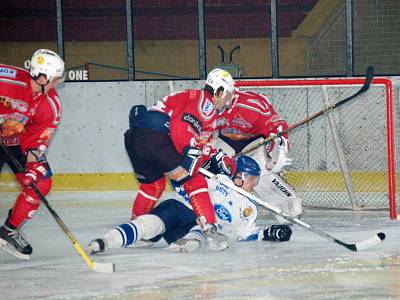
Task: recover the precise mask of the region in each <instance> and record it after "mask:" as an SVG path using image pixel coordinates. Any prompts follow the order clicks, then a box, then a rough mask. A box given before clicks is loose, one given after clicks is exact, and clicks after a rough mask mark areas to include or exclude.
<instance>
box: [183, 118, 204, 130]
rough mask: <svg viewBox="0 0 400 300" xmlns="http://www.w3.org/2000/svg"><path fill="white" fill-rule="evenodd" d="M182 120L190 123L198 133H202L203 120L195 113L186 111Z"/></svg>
mask: <svg viewBox="0 0 400 300" xmlns="http://www.w3.org/2000/svg"><path fill="white" fill-rule="evenodd" d="M182 121H184V122H186V123H189V124H190V125H191V127H192V128H193V129H194V130H196V132H197V133H198V134H200V133H201V131H202V127H201V122H200V121H199V120H198V119H197V118H196V117H195V116H193V115H191V114H189V113H184V114H183V116H182Z"/></svg>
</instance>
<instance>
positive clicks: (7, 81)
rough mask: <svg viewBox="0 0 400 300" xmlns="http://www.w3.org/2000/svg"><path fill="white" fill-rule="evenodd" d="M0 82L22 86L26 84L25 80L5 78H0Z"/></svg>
mask: <svg viewBox="0 0 400 300" xmlns="http://www.w3.org/2000/svg"><path fill="white" fill-rule="evenodd" d="M0 82H4V83H9V84H14V85H18V86H23V87H26V86H27V84H26V82H23V81H17V80H12V79H7V78H0Z"/></svg>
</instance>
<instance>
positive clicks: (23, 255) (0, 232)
mask: <svg viewBox="0 0 400 300" xmlns="http://www.w3.org/2000/svg"><path fill="white" fill-rule="evenodd" d="M0 249H3V250H5V251H7V252H8V253H10V254H12V255H14V256H15V257H17V258H19V259H25V260H28V259H29V257H30V255H31V254H32V247H31V245H29V243H28V242H27V241H26V239H25V236H24V234H23V233H22V231H21V230H19V229H17V228H15V227H14V226H13V225H11V224H10V223H9V222H8V220H7V221H6V223H5V224H4V225H3V226H2V227H0Z"/></svg>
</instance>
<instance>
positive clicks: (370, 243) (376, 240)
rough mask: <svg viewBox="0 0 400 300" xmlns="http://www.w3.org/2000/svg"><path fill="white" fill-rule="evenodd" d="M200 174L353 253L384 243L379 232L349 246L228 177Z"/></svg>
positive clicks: (203, 172) (203, 171)
mask: <svg viewBox="0 0 400 300" xmlns="http://www.w3.org/2000/svg"><path fill="white" fill-rule="evenodd" d="M200 173H202V174H203V175H205V176H207V177H209V178H213V179H216V180H218V181H219V182H221V183H222V184H224V185H225V186H227V187H229V188H231V189H233V190H234V191H236V192H238V193H239V194H241V195H243V196H245V197H247V198H248V199H249V200H250V201H252V202H253V203H255V204H258V205H261V206H263V207H265V208H266V209H267V210H268V211H270V212H272V213H274V214H276V215H278V216H281V217H282V218H284V219H286V220H288V221H290V222H292V223H295V224H297V225H300V226H302V227H304V228H306V229H308V230H310V231H312V232H314V233H316V234H318V235H320V236H322V237H324V238H326V239H328V240H330V241H332V242H334V243H336V244H338V245H341V246H343V247H345V248H347V249H349V250H351V251H360V250H365V249H368V248H370V247H372V246H375V245H377V244H379V243H380V242H381V241H383V240H384V239H385V234H384V233H383V232H379V233H378V234H376V235H374V236H373V237H372V238H370V239H368V240H366V241H363V242H361V243H356V244H347V243H345V242H343V241H341V240H339V239H337V238H335V237H334V236H332V235H330V234H328V233H326V232H324V231H322V230H321V229H318V228H316V227H314V226H311V225H310V224H308V223H306V222H304V221H302V220H300V219H299V218H293V217H291V216H289V215H288V214H286V213H285V212H283V211H282V210H281V209H279V208H276V207H273V206H271V205H270V204H268V203H267V202H265V201H262V200H261V199H260V198H258V197H256V196H254V195H253V194H251V193H249V192H247V191H245V190H243V189H242V188H240V187H238V186H236V185H235V184H234V183H233V182H232V181H230V180H229V181H228V180H226V177H222V178H221V177H220V176H218V175H215V174H213V173H211V172H209V171H207V170H205V169H203V168H200Z"/></svg>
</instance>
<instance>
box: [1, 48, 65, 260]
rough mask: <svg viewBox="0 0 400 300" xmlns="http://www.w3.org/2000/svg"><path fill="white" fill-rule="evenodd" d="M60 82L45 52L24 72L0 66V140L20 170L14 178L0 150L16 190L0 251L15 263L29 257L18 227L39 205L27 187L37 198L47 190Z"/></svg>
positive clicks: (58, 69)
mask: <svg viewBox="0 0 400 300" xmlns="http://www.w3.org/2000/svg"><path fill="white" fill-rule="evenodd" d="M63 76H64V61H63V60H62V59H61V58H60V56H58V54H56V53H55V52H53V51H50V50H46V49H39V50H37V51H36V52H35V53H34V54H33V56H32V59H31V61H30V70H29V71H27V70H24V69H20V68H17V67H14V66H8V65H3V64H0V140H1V142H2V145H3V146H5V147H6V148H7V149H8V151H9V152H10V153H12V154H13V155H14V157H15V158H16V159H17V160H18V161H19V163H20V164H21V165H22V166H23V167H25V171H24V172H22V173H20V170H19V169H18V167H17V166H16V165H15V164H14V162H13V161H12V160H11V159H10V157H9V156H8V155H7V153H6V152H5V151H4V149H3V148H0V170H1V168H2V167H3V166H4V164H5V163H7V164H8V165H9V167H10V168H11V169H12V171H13V172H14V173H16V177H17V180H18V181H19V182H20V184H21V187H22V191H21V193H20V194H19V195H18V196H17V199H16V201H15V203H14V206H13V207H12V209H11V210H10V211H9V215H8V218H7V220H6V221H5V223H4V225H3V226H2V227H0V248H1V249H3V250H5V251H7V252H9V253H11V254H12V255H14V256H16V257H18V258H21V259H29V257H30V255H31V253H32V247H31V245H30V244H29V243H28V242H27V240H26V239H25V237H24V235H23V233H22V231H21V227H22V225H23V224H24V223H25V222H26V221H27V220H28V219H30V218H32V216H33V214H34V213H35V211H36V210H37V209H38V207H39V203H40V201H39V197H38V196H37V195H36V193H35V192H34V191H33V190H32V188H31V187H30V186H31V184H32V183H34V184H35V185H36V186H37V187H38V189H39V190H40V191H41V193H42V194H43V195H47V194H48V193H49V191H50V188H51V175H52V173H51V170H50V167H49V164H48V162H47V160H46V156H45V152H46V150H47V148H48V146H49V140H50V139H51V137H52V136H53V134H54V131H55V130H56V128H57V126H58V123H59V121H60V116H61V103H60V100H59V98H58V95H57V92H56V86H57V84H58V83H59V81H60V80H62V79H63Z"/></svg>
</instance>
